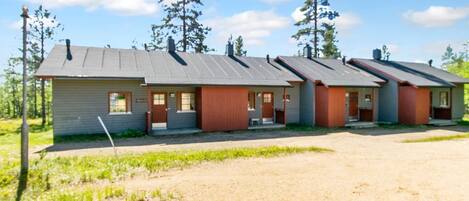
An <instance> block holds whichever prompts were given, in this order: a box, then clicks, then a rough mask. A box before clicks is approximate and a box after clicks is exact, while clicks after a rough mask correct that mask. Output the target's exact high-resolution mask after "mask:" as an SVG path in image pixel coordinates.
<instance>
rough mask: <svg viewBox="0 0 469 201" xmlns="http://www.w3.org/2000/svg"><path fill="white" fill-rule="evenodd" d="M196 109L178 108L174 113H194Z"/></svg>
mask: <svg viewBox="0 0 469 201" xmlns="http://www.w3.org/2000/svg"><path fill="white" fill-rule="evenodd" d="M196 112H197V111H195V110H178V111H176V113H196Z"/></svg>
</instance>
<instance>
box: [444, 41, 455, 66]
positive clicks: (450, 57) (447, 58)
mask: <svg viewBox="0 0 469 201" xmlns="http://www.w3.org/2000/svg"><path fill="white" fill-rule="evenodd" d="M455 58H456V53H454V51H453V48H452V47H451V45H448V46H447V47H446V51H445V53H444V54H443V55H442V56H441V61H442V62H443V68H445V69H447V68H448V66H449V65H450V64H452V63H453V62H454V60H455Z"/></svg>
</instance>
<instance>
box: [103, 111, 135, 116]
mask: <svg viewBox="0 0 469 201" xmlns="http://www.w3.org/2000/svg"><path fill="white" fill-rule="evenodd" d="M131 114H132V112H110V113H109V114H108V115H111V116H119V115H131Z"/></svg>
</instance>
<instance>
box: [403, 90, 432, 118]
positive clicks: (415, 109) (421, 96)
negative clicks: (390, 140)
mask: <svg viewBox="0 0 469 201" xmlns="http://www.w3.org/2000/svg"><path fill="white" fill-rule="evenodd" d="M429 96H430V90H429V89H428V88H415V87H413V86H400V87H399V123H401V124H408V125H419V124H427V123H428V118H429V116H430V112H429V111H428V108H429V107H430V99H429V98H428V97H429Z"/></svg>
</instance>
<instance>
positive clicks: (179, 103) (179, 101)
mask: <svg viewBox="0 0 469 201" xmlns="http://www.w3.org/2000/svg"><path fill="white" fill-rule="evenodd" d="M182 94H193V95H194V96H193V97H194V109H192V110H183V109H182ZM196 95H197V94H196V93H195V92H186V91H184V92H182V91H181V92H177V95H176V99H177V111H176V112H177V113H193V112H196V109H197V101H196V100H197V98H196Z"/></svg>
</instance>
